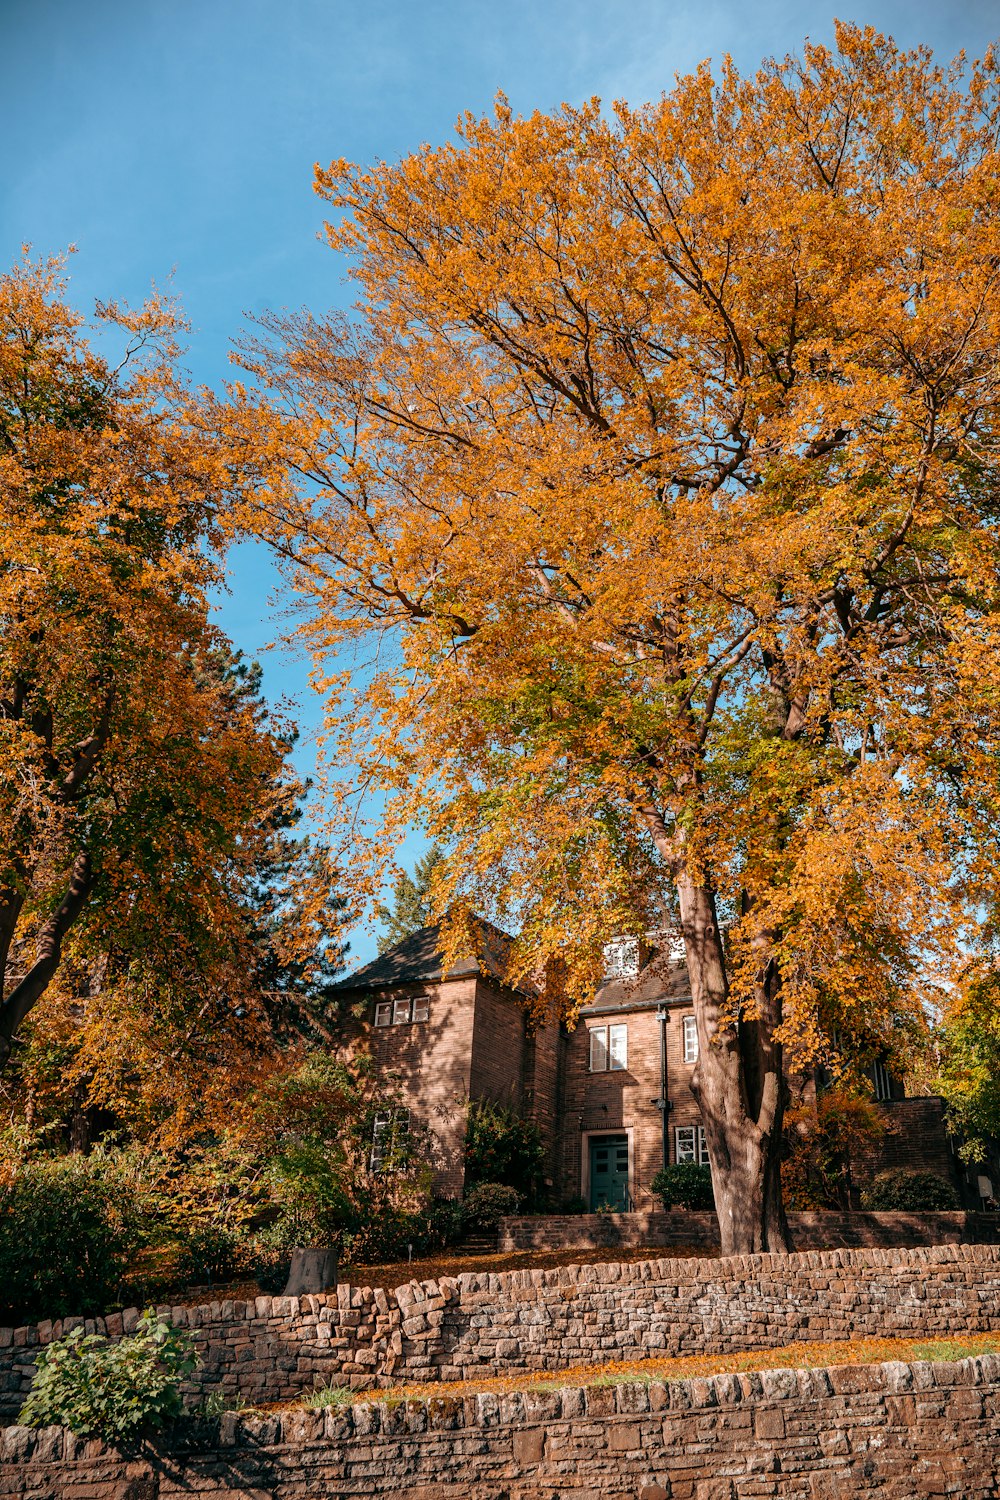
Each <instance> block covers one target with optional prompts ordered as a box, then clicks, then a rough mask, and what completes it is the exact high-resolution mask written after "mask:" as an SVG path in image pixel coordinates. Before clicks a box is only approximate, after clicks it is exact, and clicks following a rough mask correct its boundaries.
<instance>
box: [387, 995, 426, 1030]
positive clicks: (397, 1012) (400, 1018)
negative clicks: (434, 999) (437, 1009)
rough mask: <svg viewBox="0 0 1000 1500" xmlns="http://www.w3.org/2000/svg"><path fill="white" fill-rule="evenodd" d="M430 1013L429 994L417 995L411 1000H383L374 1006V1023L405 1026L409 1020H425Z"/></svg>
mask: <svg viewBox="0 0 1000 1500" xmlns="http://www.w3.org/2000/svg"><path fill="white" fill-rule="evenodd" d="M430 1014H431V1001H430V996H429V995H417V996H416V998H415V999H413V1000H410V999H409V998H407V999H405V1000H392V1001H389V1000H383V1001H380V1002H379V1004H378V1005H376V1007H375V1025H376V1026H390V1025H391V1026H406V1025H408V1024H409V1022H410V1021H427V1020H429V1019H430Z"/></svg>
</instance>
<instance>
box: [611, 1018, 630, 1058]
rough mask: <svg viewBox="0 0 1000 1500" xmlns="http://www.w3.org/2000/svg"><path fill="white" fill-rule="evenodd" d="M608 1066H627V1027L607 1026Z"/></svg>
mask: <svg viewBox="0 0 1000 1500" xmlns="http://www.w3.org/2000/svg"><path fill="white" fill-rule="evenodd" d="M608 1067H609V1068H616V1069H620V1068H627V1067H628V1027H627V1026H609V1027H608Z"/></svg>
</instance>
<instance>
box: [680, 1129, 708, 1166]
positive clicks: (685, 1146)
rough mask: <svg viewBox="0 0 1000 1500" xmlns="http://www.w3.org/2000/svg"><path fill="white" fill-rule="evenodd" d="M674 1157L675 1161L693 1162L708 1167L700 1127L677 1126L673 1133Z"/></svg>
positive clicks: (706, 1151)
mask: <svg viewBox="0 0 1000 1500" xmlns="http://www.w3.org/2000/svg"><path fill="white" fill-rule="evenodd" d="M674 1155H675V1158H676V1160H677V1161H693V1162H697V1163H698V1164H699V1165H700V1166H703V1167H707V1166H708V1147H707V1146H706V1144H705V1131H704V1129H703V1128H702V1126H701V1125H678V1126H677V1128H676V1129H675V1131H674Z"/></svg>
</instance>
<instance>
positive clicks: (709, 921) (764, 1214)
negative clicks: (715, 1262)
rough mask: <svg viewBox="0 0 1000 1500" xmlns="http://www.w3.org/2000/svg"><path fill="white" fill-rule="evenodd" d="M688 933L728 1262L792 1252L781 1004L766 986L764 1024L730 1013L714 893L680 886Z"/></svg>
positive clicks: (684, 882)
mask: <svg viewBox="0 0 1000 1500" xmlns="http://www.w3.org/2000/svg"><path fill="white" fill-rule="evenodd" d="M677 889H678V894H679V897H680V909H681V927H682V930H683V933H684V947H685V951H686V955H687V966H688V974H689V977H690V981H691V996H692V999H693V1002H694V1013H695V1020H696V1024H697V1028H698V1063H697V1066H696V1068H695V1071H694V1075H693V1077H692V1080H691V1089H692V1092H693V1094H694V1096H695V1098H696V1099H697V1101H698V1105H699V1108H700V1110H701V1118H702V1125H703V1127H704V1130H705V1139H706V1141H707V1143H708V1153H709V1158H710V1161H711V1167H712V1187H713V1190H714V1193H715V1206H716V1212H717V1213H718V1216H719V1232H720V1236H721V1241H722V1253H723V1255H746V1254H750V1253H753V1252H755V1251H760V1250H787V1249H788V1248H789V1239H788V1226H787V1223H786V1220H785V1213H784V1208H783V1206H782V1201H781V1158H780V1152H781V1126H782V1118H783V1115H784V1096H785V1082H784V1078H783V1076H782V1059H781V1049H780V1047H778V1046H777V1045H776V1044H775V1043H774V1041H773V1029H774V1019H775V1010H776V1004H777V1002H776V997H775V995H774V994H773V993H772V992H771V990H769V989H768V988H767V987H766V986H763V987H762V991H761V996H760V997H759V1008H760V1019H759V1020H754V1021H749V1022H745V1021H736V1022H734V1021H733V1020H732V1018H731V1017H730V1016H729V1014H728V1011H727V1000H728V994H729V985H728V980H727V977H726V963H725V955H724V952H723V946H722V934H721V932H720V931H719V922H718V917H717V914H716V909H715V895H714V892H713V891H712V890H711V888H710V887H708V886H705V885H697V884H695V883H694V882H693V881H691V880H690V879H688V878H686V877H681V879H679V881H678V886H677Z"/></svg>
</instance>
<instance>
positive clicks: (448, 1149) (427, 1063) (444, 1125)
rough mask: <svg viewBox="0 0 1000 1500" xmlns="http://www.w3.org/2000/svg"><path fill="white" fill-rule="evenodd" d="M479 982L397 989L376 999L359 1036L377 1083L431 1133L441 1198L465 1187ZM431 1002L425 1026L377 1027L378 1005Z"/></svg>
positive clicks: (458, 981) (458, 1194) (457, 1193)
mask: <svg viewBox="0 0 1000 1500" xmlns="http://www.w3.org/2000/svg"><path fill="white" fill-rule="evenodd" d="M476 984H477V981H476V979H475V977H471V978H467V979H452V980H446V981H443V982H441V983H436V984H407V985H397V986H395V987H394V988H393V989H391V990H388V989H386V990H380V991H378V992H377V993H374V994H373V995H372V997H371V999H370V1000H369V1002H368V1008H367V1011H366V1017H365V1023H364V1024H363V1026H362V1028H361V1029H360V1031H359V1036H361V1037H363V1039H364V1045H365V1046H366V1048H367V1049H368V1050H369V1051H370V1052H371V1056H372V1059H373V1061H374V1064H375V1070H376V1075H377V1077H378V1078H379V1079H380V1080H382V1081H384V1083H385V1085H386V1087H387V1088H389V1089H392V1090H394V1091H396V1092H398V1094H399V1097H400V1099H401V1101H402V1102H403V1103H404V1104H405V1105H407V1106H408V1108H409V1109H410V1111H411V1114H412V1117H413V1120H414V1122H415V1123H419V1124H420V1125H422V1126H425V1127H427V1129H429V1131H430V1133H431V1141H430V1153H431V1162H430V1165H431V1166H432V1168H433V1171H434V1191H435V1192H437V1193H440V1194H442V1195H443V1196H444V1197H452V1198H457V1197H461V1194H462V1185H463V1183H464V1181H465V1157H464V1143H465V1120H466V1101H467V1100H468V1098H469V1093H470V1087H471V1083H472V1079H471V1056H472V1031H473V1018H474V1014H475V1008H476ZM415 995H427V996H429V997H430V1015H429V1018H428V1019H427V1020H426V1021H419V1022H414V1023H412V1024H410V1025H400V1026H378V1027H376V1026H374V1025H373V1024H372V1020H373V1016H374V1009H375V1003H376V1001H389V1002H390V1003H391V1002H392V1001H393V1000H394V999H396V998H397V997H399V998H402V997H413V996H415Z"/></svg>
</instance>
